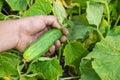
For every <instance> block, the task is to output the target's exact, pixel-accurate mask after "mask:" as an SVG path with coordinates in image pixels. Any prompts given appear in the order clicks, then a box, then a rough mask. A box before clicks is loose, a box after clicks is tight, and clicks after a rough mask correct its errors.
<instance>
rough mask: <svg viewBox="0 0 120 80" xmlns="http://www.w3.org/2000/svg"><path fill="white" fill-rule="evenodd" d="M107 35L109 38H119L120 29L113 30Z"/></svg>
mask: <svg viewBox="0 0 120 80" xmlns="http://www.w3.org/2000/svg"><path fill="white" fill-rule="evenodd" d="M107 35H108V36H118V35H120V27H118V26H117V27H115V28H113V29H111V30H110V31H109V32H108V34H107Z"/></svg>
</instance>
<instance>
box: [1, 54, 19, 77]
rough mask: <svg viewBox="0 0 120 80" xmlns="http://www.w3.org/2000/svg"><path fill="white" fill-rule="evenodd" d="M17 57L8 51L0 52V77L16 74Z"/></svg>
mask: <svg viewBox="0 0 120 80" xmlns="http://www.w3.org/2000/svg"><path fill="white" fill-rule="evenodd" d="M18 64H19V58H18V57H17V56H16V55H13V54H11V53H8V52H3V53H0V77H4V76H10V75H17V74H18V72H17V65H18Z"/></svg>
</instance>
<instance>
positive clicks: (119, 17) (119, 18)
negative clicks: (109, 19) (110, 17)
mask: <svg viewBox="0 0 120 80" xmlns="http://www.w3.org/2000/svg"><path fill="white" fill-rule="evenodd" d="M119 20H120V15H119V16H118V18H117V20H116V22H115V25H114V27H115V26H117V24H118V22H119Z"/></svg>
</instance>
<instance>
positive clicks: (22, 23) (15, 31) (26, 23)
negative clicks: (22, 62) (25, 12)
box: [0, 16, 68, 53]
mask: <svg viewBox="0 0 120 80" xmlns="http://www.w3.org/2000/svg"><path fill="white" fill-rule="evenodd" d="M5 23H7V24H5ZM0 24H1V25H2V26H3V27H0V28H1V29H0V30H1V31H3V32H0V35H2V34H4V35H3V38H2V37H1V39H3V40H2V41H1V40H0V44H2V43H1V42H4V43H5V44H4V45H3V46H2V47H1V46H0V49H1V50H0V51H4V50H8V49H12V48H15V49H17V50H19V51H21V52H23V51H24V50H25V48H26V47H27V46H28V45H29V44H31V43H32V42H33V41H35V40H36V39H37V38H38V37H39V36H40V35H42V34H43V33H44V32H46V31H48V30H49V29H50V28H51V27H56V28H58V29H61V26H60V25H59V23H58V22H57V19H56V17H54V16H33V17H26V18H22V19H18V20H8V21H1V22H0ZM5 32H7V33H5ZM8 34H9V35H8ZM63 34H64V35H63V36H62V38H61V40H58V41H56V42H55V45H52V46H51V48H50V50H49V53H54V51H55V49H56V47H59V46H60V44H61V42H64V41H65V40H66V35H67V34H68V31H67V30H66V29H63ZM5 36H6V39H7V40H5ZM5 41H6V42H5ZM7 41H8V42H7Z"/></svg>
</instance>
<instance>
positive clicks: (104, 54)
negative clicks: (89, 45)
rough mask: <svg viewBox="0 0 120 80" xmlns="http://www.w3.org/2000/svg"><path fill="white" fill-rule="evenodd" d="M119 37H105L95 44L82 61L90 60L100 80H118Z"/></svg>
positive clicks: (119, 63)
mask: <svg viewBox="0 0 120 80" xmlns="http://www.w3.org/2000/svg"><path fill="white" fill-rule="evenodd" d="M119 41H120V36H107V37H106V38H105V39H103V40H101V41H100V42H99V43H97V44H96V46H95V48H94V49H93V51H92V52H91V53H90V54H88V56H86V57H85V58H84V59H85V60H92V62H91V65H92V68H93V69H94V70H95V72H96V73H97V74H98V75H99V77H100V78H101V79H102V80H119V79H120V75H119V74H120V72H119V71H120V62H119V60H120V42H119Z"/></svg>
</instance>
